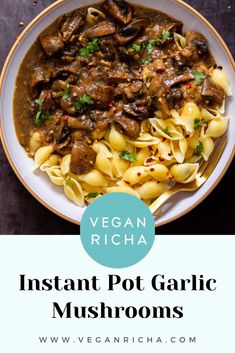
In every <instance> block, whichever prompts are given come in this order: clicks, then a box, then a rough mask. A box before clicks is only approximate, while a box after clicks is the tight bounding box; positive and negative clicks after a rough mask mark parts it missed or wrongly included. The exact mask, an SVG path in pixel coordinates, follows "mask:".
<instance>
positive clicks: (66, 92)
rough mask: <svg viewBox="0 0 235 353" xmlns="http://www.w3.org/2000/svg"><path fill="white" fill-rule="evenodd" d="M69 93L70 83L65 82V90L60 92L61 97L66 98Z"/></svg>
mask: <svg viewBox="0 0 235 353" xmlns="http://www.w3.org/2000/svg"><path fill="white" fill-rule="evenodd" d="M69 93H70V84H69V83H67V85H66V88H65V90H64V91H63V92H62V99H64V100H65V101H66V99H68V98H69Z"/></svg>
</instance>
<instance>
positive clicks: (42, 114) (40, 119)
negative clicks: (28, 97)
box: [34, 99, 51, 127]
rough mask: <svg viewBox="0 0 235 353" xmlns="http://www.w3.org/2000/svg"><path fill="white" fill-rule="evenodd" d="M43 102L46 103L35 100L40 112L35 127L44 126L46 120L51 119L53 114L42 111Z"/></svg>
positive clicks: (35, 120) (36, 117)
mask: <svg viewBox="0 0 235 353" xmlns="http://www.w3.org/2000/svg"><path fill="white" fill-rule="evenodd" d="M43 102H44V101H43V100H42V99H35V101H34V103H35V104H37V106H38V111H37V114H36V116H35V119H34V122H35V125H36V126H38V127H40V126H42V125H43V123H44V121H45V120H50V119H51V114H50V112H49V110H46V111H43V110H42V105H43Z"/></svg>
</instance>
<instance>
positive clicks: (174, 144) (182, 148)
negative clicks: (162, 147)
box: [170, 138, 188, 163]
mask: <svg viewBox="0 0 235 353" xmlns="http://www.w3.org/2000/svg"><path fill="white" fill-rule="evenodd" d="M170 144H171V150H172V153H173V156H174V158H175V159H176V160H177V162H178V163H183V161H184V158H185V154H186V152H187V149H188V142H187V140H186V139H185V138H183V139H181V140H178V141H170Z"/></svg>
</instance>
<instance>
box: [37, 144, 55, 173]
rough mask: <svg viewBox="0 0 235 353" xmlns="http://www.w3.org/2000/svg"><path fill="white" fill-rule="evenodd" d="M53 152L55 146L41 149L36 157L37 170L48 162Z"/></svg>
mask: <svg viewBox="0 0 235 353" xmlns="http://www.w3.org/2000/svg"><path fill="white" fill-rule="evenodd" d="M52 152H53V146H44V147H40V148H39V149H38V150H37V152H36V153H35V156H34V164H35V168H38V167H40V166H41V165H42V164H43V163H44V162H46V161H47V160H48V159H49V157H50V155H51V154H52Z"/></svg>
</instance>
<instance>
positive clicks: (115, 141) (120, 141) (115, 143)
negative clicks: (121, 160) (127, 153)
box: [109, 126, 127, 151]
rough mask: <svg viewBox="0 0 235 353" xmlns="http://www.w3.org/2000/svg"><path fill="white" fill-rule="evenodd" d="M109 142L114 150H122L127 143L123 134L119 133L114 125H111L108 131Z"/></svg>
mask: <svg viewBox="0 0 235 353" xmlns="http://www.w3.org/2000/svg"><path fill="white" fill-rule="evenodd" d="M109 143H110V145H111V146H112V148H113V149H115V150H116V151H123V150H125V149H126V146H127V143H126V139H125V137H124V135H123V134H121V133H120V132H119V131H118V130H117V129H115V127H114V126H112V127H111V130H110V133H109Z"/></svg>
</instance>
